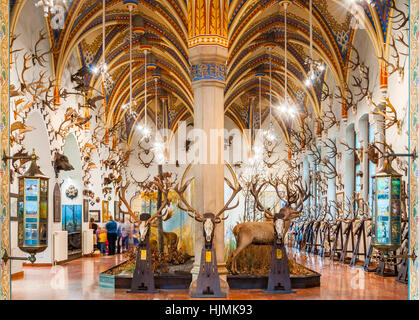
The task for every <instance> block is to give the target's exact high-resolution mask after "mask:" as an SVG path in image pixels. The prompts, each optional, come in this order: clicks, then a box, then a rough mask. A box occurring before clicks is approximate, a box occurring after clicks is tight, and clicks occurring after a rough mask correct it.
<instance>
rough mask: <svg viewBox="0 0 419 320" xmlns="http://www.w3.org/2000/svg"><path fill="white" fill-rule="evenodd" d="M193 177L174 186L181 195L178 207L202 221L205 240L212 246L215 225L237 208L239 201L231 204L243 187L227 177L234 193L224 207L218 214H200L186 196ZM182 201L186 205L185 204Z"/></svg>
mask: <svg viewBox="0 0 419 320" xmlns="http://www.w3.org/2000/svg"><path fill="white" fill-rule="evenodd" d="M192 179H193V178H191V179H189V180H188V181H186V182H185V183H184V184H183V185H179V184H178V185H177V186H176V187H175V188H174V191H175V192H176V193H177V194H178V195H179V198H180V202H179V204H178V207H179V208H180V209H181V210H184V211H186V212H187V213H188V215H189V216H190V217H192V218H194V219H195V220H196V221H198V222H202V227H203V233H204V240H205V247H206V248H212V244H213V240H214V232H215V227H216V225H217V224H219V223H221V221H223V220H226V219H227V217H228V216H225V217H222V215H223V213H224V212H226V211H229V210H232V209H234V208H237V207H238V205H239V201H238V200H237V203H236V204H235V205H233V206H230V204H231V202H232V201H233V200H234V198H235V197H236V195H237V194H238V193H239V192H240V191H241V189H242V187H241V186H240V185H237V186H234V185H233V183H232V182H231V181H230V180H228V179H227V178H225V181H226V183H227V185H228V186H229V187H230V188H231V189H232V190H233V194H232V195H231V196H230V198H229V199H228V201H227V202H226V204H225V205H224V207H223V208H222V209H221V210H220V211H218V213H217V214H214V213H212V212H210V213H204V214H203V215H202V214H200V213H199V212H198V211H197V210H195V209H194V208H193V207H192V206H191V205H190V204H189V202H188V201H187V200H186V198H185V191H186V189H187V188H188V186H189V185H190V183H191V182H192ZM182 203H183V204H184V205H185V206H183V205H182Z"/></svg>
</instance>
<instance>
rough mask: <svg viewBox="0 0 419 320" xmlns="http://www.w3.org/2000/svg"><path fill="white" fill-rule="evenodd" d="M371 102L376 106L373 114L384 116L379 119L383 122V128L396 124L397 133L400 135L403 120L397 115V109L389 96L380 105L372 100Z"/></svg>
mask: <svg viewBox="0 0 419 320" xmlns="http://www.w3.org/2000/svg"><path fill="white" fill-rule="evenodd" d="M370 104H371V105H372V106H374V110H373V111H372V112H371V114H373V115H378V116H382V117H383V118H384V119H383V120H378V121H381V122H382V123H383V128H384V129H385V130H387V129H389V128H391V127H392V126H394V125H396V127H397V134H399V135H400V134H401V131H402V121H401V120H400V119H399V118H398V117H397V111H396V109H395V108H394V106H393V105H392V104H391V102H390V99H389V98H388V97H386V98H384V101H383V102H382V103H380V104H379V105H377V104H376V103H375V102H374V101H372V100H370Z"/></svg>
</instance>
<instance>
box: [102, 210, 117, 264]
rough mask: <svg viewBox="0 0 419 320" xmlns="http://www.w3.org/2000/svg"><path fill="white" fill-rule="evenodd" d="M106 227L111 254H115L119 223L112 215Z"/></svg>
mask: <svg viewBox="0 0 419 320" xmlns="http://www.w3.org/2000/svg"><path fill="white" fill-rule="evenodd" d="M105 228H106V231H107V233H108V243H109V255H110V256H113V255H114V254H115V244H116V238H117V228H118V224H117V223H116V222H115V220H114V219H113V217H112V216H111V217H110V218H109V221H108V222H107V223H106V225H105Z"/></svg>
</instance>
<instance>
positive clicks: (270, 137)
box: [262, 39, 276, 142]
mask: <svg viewBox="0 0 419 320" xmlns="http://www.w3.org/2000/svg"><path fill="white" fill-rule="evenodd" d="M275 45H276V44H275V42H274V41H273V39H270V41H269V42H268V43H266V44H265V47H266V48H267V49H268V53H269V128H268V130H264V131H263V132H262V133H263V136H264V138H265V139H266V140H267V141H268V142H273V141H275V140H276V135H275V132H274V127H273V121H272V120H273V117H272V50H273V48H274V46H275Z"/></svg>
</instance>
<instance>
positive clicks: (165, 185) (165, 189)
mask: <svg viewBox="0 0 419 320" xmlns="http://www.w3.org/2000/svg"><path fill="white" fill-rule="evenodd" d="M150 183H151V184H153V183H154V184H155V185H156V186H157V187H158V188H161V192H162V195H163V201H162V204H161V206H160V208H159V209H158V210H157V212H156V213H155V214H153V215H152V216H151V217H150V218H149V219H148V220H147V221H141V220H140V219H139V218H138V217H137V215H136V214H135V213H134V212H133V211H132V209H131V206H130V204H129V203H128V201H127V200H126V198H125V192H126V190H127V188H128V186H129V184H130V182H128V181H127V182H126V183H125V185H123V186H121V187H120V188H119V199H121V201H122V203H123V204H124V205H125V206H126V207H127V209H128V214H129V215H130V216H131V217H132V218H133V219H134V220H135V221H136V222H138V224H139V230H138V232H139V241H140V243H142V242H144V241H145V240H146V238H147V235H148V232H149V230H150V227H151V224H152V222H153V221H154V220H155V219H157V218H159V217H161V218H162V219H163V221H166V220H168V219H170V218H171V215H172V213H173V212H172V211H171V210H165V211H164V212H163V210H164V209H165V208H168V207H169V206H170V201H169V197H168V196H169V191H170V188H171V187H172V185H173V183H174V182H173V180H171V174H170V173H166V174H163V176H162V177H160V176H157V177H155V178H154V180H153V181H152V182H150ZM150 186H151V185H150V184H149V183H146V182H144V184H143V187H144V189H145V190H148V188H149V187H150Z"/></svg>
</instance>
